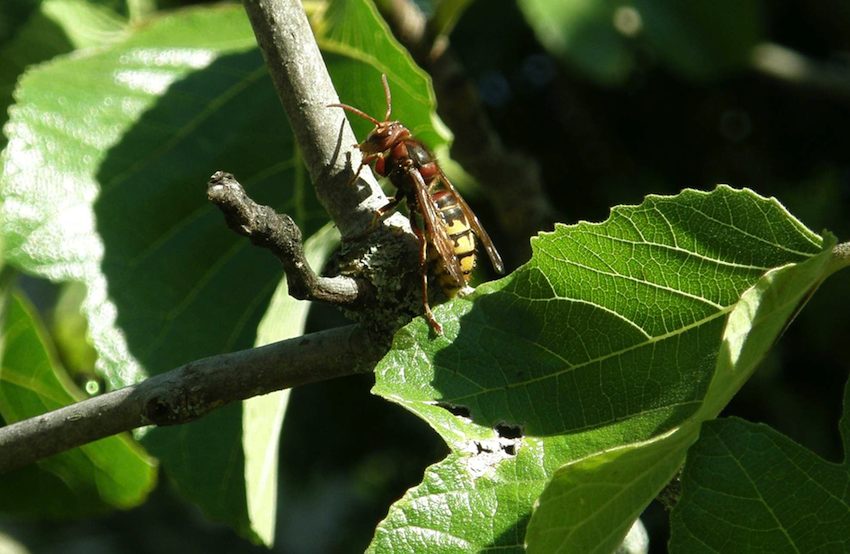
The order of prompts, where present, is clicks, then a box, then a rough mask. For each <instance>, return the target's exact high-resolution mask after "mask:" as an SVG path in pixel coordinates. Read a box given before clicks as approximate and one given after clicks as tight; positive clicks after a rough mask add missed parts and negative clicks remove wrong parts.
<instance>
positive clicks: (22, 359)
mask: <svg viewBox="0 0 850 554" xmlns="http://www.w3.org/2000/svg"><path fill="white" fill-rule="evenodd" d="M0 294H1V295H2V297H0V324H2V336H0V357H2V364H0V415H2V417H3V420H5V421H6V423H7V424H8V423H14V422H16V421H19V420H21V419H26V418H28V417H33V416H36V415H40V414H42V413H44V412H47V411H50V410H53V409H56V408H59V407H61V406H64V405H66V404H70V403H72V402H75V401H77V400H81V399H82V398H83V395H82V394H81V393H80V391H79V390H77V388H76V387H75V386H74V384H73V383H72V382H71V381H70V380H69V379H68V377H67V375H66V374H65V373H64V371H63V370H62V368H61V367H59V364H58V363H57V362H56V361H55V360H54V359H53V356H52V355H51V354H50V348H49V346H48V339H47V336H46V333H45V331H44V329H43V328H42V326H41V323H40V322H39V321H38V315H37V314H36V312H35V310H34V309H33V307H32V306H30V305H29V304H28V303H27V302H26V301H25V300H24V299H23V298H22V297H21V296H20V295H17V294H14V295H11V296H10V297H8V295H7V294H6V293H5V292H0ZM4 301H5V304H6V305H5V309H3V308H4V306H3V305H2V304H3V303H4ZM155 483H156V465H155V463H154V461H153V460H151V459H150V458H149V457H148V456H147V455H146V454H145V453H144V451H143V450H142V449H141V448H140V447H139V446H138V444H136V443H135V441H133V440H132V439H131V438H130V437H129V436H128V435H118V436H114V437H109V438H106V439H103V440H99V441H97V442H94V443H91V444H87V445H85V446H82V447H80V448H76V449H74V450H70V451H68V452H63V453H61V454H57V455H55V456H52V457H50V458H47V459H45V460H42V461H40V462H38V464H37V465H33V466H28V467H25V468H22V469H19V470H16V471H13V472H11V473H9V474H7V475H4V476H3V479H0V510H2V511H4V512H10V513H16V514H22V515H23V514H25V515H29V516H49V517H79V516H81V515H84V514H92V513H99V512H103V511H106V510H108V509H110V508H129V507H132V506H135V505H137V504H140V503H141V502H143V501H144V500H145V498H146V497H147V495H148V493H149V492H150V491H151V490H152V489H153V487H154V484H155Z"/></svg>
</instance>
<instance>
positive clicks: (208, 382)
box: [0, 325, 383, 474]
mask: <svg viewBox="0 0 850 554" xmlns="http://www.w3.org/2000/svg"><path fill="white" fill-rule="evenodd" d="M382 354H383V349H381V348H378V347H375V346H374V345H373V342H372V341H371V340H370V339H369V336H368V334H367V333H366V331H365V330H364V329H363V328H362V327H360V326H358V325H350V326H347V327H339V328H336V329H330V330H327V331H321V332H318V333H313V334H310V335H305V336H303V337H298V338H295V339H289V340H285V341H281V342H277V343H274V344H269V345H267V346H262V347H259V348H250V349H247V350H241V351H238V352H231V353H228V354H222V355H219V356H212V357H210V358H204V359H201V360H197V361H194V362H189V363H187V364H185V365H183V366H180V367H178V368H176V369H173V370H171V371H169V372H166V373H161V374H159V375H156V376H154V377H151V378H150V379H147V380H146V381H143V382H141V383H139V384H137V385H132V386H129V387H125V388H123V389H120V390H117V391H112V392H108V393H106V394H103V395H100V396H96V397H94V398H90V399H88V400H83V401H81V402H77V403H76V404H71V405H70V406H66V407H64V408H60V409H58V410H54V411H52V412H48V413H46V414H43V415H40V416H37V417H33V418H30V419H26V420H23V421H19V422H17V423H13V424H11V425H7V426H5V427H0V474H2V473H5V472H7V471H10V470H12V469H16V468H19V467H22V466H25V465H27V464H30V463H33V462H35V461H37V460H39V459H42V458H44V457H47V456H50V455H53V454H57V453H59V452H63V451H65V450H68V449H70V448H74V447H76V446H81V445H83V444H86V443H89V442H92V441H95V440H98V439H102V438H105V437H108V436H111V435H115V434H117V433H121V432H124V431H129V430H131V429H135V428H137V427H143V426H146V425H174V424H178V423H188V422H190V421H192V420H195V419H197V418H199V417H201V416H203V415H205V414H207V413H208V412H210V411H212V410H214V409H215V408H219V407H221V406H224V405H225V404H229V403H231V402H234V401H237V400H244V399H246V398H251V397H253V396H258V395H261V394H267V393H270V392H273V391H276V390H280V389H286V388H291V387H294V386H297V385H304V384H308V383H315V382H318V381H323V380H327V379H333V378H336V377H342V376H345V375H351V374H354V373H361V372H368V371H371V370H372V368H373V367H374V364H375V363H376V362H377V360H378V359H379V358H380V356H381V355H382Z"/></svg>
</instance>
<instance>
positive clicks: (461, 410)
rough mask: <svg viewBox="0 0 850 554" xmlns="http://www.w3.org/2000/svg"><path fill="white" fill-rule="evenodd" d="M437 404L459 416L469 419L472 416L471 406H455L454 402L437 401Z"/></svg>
mask: <svg viewBox="0 0 850 554" xmlns="http://www.w3.org/2000/svg"><path fill="white" fill-rule="evenodd" d="M437 406H439V407H441V408H443V409H444V410H447V411H448V412H449V413H450V414H452V415H455V416H458V417H465V418H467V419H469V418H470V417H471V416H472V414H471V413H470V411H469V408H467V407H466V406H455V405H454V404H449V403H448V402H437Z"/></svg>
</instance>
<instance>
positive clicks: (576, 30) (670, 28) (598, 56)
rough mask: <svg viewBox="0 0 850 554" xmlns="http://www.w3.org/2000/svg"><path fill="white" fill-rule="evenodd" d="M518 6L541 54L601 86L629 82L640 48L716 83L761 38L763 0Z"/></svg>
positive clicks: (539, 0) (528, 1)
mask: <svg viewBox="0 0 850 554" xmlns="http://www.w3.org/2000/svg"><path fill="white" fill-rule="evenodd" d="M519 7H520V9H521V10H522V11H523V13H524V14H525V17H526V20H527V21H528V23H529V25H530V26H531V27H532V29H534V32H535V33H536V35H537V38H538V40H539V41H540V43H541V44H542V45H543V46H544V47H545V48H546V49H548V50H549V51H550V52H552V53H553V54H555V55H557V56H559V57H561V58H563V59H564V61H566V62H567V63H569V64H570V65H572V66H573V67H575V68H577V69H578V70H579V71H581V72H583V73H585V74H586V75H588V76H589V77H591V78H592V79H594V80H596V81H598V82H600V83H602V84H606V85H617V84H621V83H623V82H624V81H625V80H626V79H627V78H628V77H629V75H630V74H631V73H632V71H633V69H634V68H635V66H636V65H637V61H636V60H637V59H638V55H637V54H640V53H641V49H640V48H642V49H643V50H646V49H649V50H651V53H652V56H653V57H654V58H657V59H658V60H659V62H661V63H662V64H664V65H666V66H668V67H669V68H671V69H672V70H673V71H675V72H676V73H678V74H680V75H681V76H683V77H685V78H688V79H692V80H707V79H714V78H718V77H721V76H723V75H724V74H727V73H729V72H730V71H734V70H736V69H740V68H742V67H745V66H746V65H747V64H748V63H749V59H750V56H751V53H752V49H753V47H754V46H756V44H758V43H759V42H760V41H762V40H763V37H764V29H763V27H764V23H763V19H764V15H763V9H762V3H761V1H760V0H744V1H737V0H724V1H721V2H710V3H709V2H652V1H651V0H638V1H636V2H628V1H624V0H603V1H598V0H578V1H572V2H547V1H546V0H521V1H520V2H519ZM642 43H643V44H642ZM639 47H640V48H639Z"/></svg>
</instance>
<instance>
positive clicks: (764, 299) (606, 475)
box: [528, 240, 837, 550]
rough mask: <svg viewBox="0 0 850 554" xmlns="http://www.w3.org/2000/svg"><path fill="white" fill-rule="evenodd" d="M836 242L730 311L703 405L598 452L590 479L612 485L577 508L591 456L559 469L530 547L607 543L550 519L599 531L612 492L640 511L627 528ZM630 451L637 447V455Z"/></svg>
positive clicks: (822, 272)
mask: <svg viewBox="0 0 850 554" xmlns="http://www.w3.org/2000/svg"><path fill="white" fill-rule="evenodd" d="M833 244H834V240H828V241H826V243H825V248H824V250H823V251H822V252H821V253H820V254H818V255H817V256H814V257H812V258H810V259H808V260H806V261H804V262H802V263H798V264H791V265H785V266H783V267H780V268H777V269H774V270H771V271H768V272H767V273H766V274H765V275H764V276H763V277H762V278H761V279H759V281H758V282H757V283H756V284H755V285H753V287H751V288H750V289H749V290H747V291H746V292H745V293H744V294H743V295H741V298H740V300H739V301H738V303H737V304H736V306H735V307H734V309H733V310H732V311H731V312H730V314H729V316H728V318H727V321H726V327H725V329H724V333H723V342H722V344H721V347H720V350H719V352H718V354H717V363H716V366H715V369H714V378H713V379H712V381H711V385H710V386H709V389H708V391H707V392H706V394H705V397H704V398H703V400H702V406H701V407H700V409H699V410H698V411H697V412H696V413H695V414H694V415H693V416H691V417H690V418H688V420H687V421H686V422H685V423H683V424H682V425H681V426H680V427H679V428H678V429H676V431H675V432H674V433H673V434H672V435H671V436H670V437H669V438H662V439H661V440H659V441H651V442H649V443H647V444H636V445H629V446H627V447H624V448H623V452H624V456H623V457H622V459H608V454H607V453H602V454H600V455H599V456H596V457H595V458H597V459H593V460H592V463H593V464H597V465H599V466H600V471H599V473H600V475H599V476H592V477H588V478H587V481H589V482H593V481H596V480H600V481H602V482H603V485H604V492H601V491H599V490H594V489H592V488H589V487H587V486H586V485H587V483H583V484H582V488H581V492H582V493H585V494H587V501H586V502H585V503H584V504H582V505H581V507H580V509H579V510H577V509H576V507H575V506H574V505H572V504H571V503H570V497H569V494H570V493H571V492H572V489H573V487H575V483H576V482H578V481H580V480H581V479H582V478H583V475H581V471H582V467H581V466H582V464H583V462H579V464H577V465H578V466H579V467H574V466H573V464H567V465H565V466H564V467H562V468H561V469H560V470H558V472H557V473H556V475H555V478H554V479H553V481H552V482H551V483H550V484H549V485H548V486H547V488H546V491H545V492H544V494H543V496H542V497H541V501H540V506H539V507H538V508H537V509H536V511H535V513H534V516H533V517H532V520H531V523H530V525H529V540H528V544H529V546H531V545H532V542H533V539H534V538H537V537H536V535H538V534H539V535H540V539H541V545H542V546H543V548H544V549H545V548H546V547H548V546H552V545H551V544H549V542H548V539H554V540H555V541H562V542H561V543H559V544H558V547H560V548H565V549H567V550H575V549H579V550H584V549H589V548H591V547H593V548H599V545H598V544H596V543H595V541H596V540H598V538H599V537H600V536H601V535H599V534H596V535H593V534H591V535H590V536H589V537H583V536H582V535H581V533H579V532H569V530H567V531H568V532H565V529H564V526H563V525H557V526H555V527H551V526H550V524H551V523H553V522H555V521H557V519H556V518H558V517H559V516H560V515H561V514H563V513H567V512H573V513H575V512H581V514H579V516H578V517H577V519H576V526H577V527H578V526H579V525H578V524H579V523H580V524H581V527H580V528H581V530H582V531H588V529H587V527H585V525H587V526H589V527H590V528H591V530H590V531H591V533H592V532H593V531H598V527H600V526H601V525H600V522H603V523H604V524H608V525H610V523H611V522H612V521H614V520H612V515H611V514H610V513H608V512H609V510H610V509H611V506H610V505H609V504H610V498H612V496H614V497H615V498H616V499H617V503H616V504H617V506H616V508H617V509H619V510H624V509H631V510H632V511H631V512H630V513H629V514H628V515H626V516H624V517H625V519H621V520H619V523H620V526H621V528H620V529H618V532H624V531H623V529H622V526H625V525H628V523H629V522H630V521H632V520H634V518H636V517H637V516H638V515H639V513H640V511H641V510H642V509H643V508H644V507H645V506H646V504H648V503H649V501H650V500H652V498H654V497H655V496H656V494H657V493H658V492H659V491H660V490H661V488H662V487H663V486H664V485H665V484H666V483H667V482H668V481H669V480H670V479H672V478H673V476H674V474H675V473H676V471H677V470H678V468H679V466H680V465H681V463H682V461H683V460H684V459H685V454H686V451H687V449H688V447H689V446H690V445H691V444H692V443H693V442H694V441H696V440H697V437H698V436H699V433H700V424H701V423H702V422H703V421H706V420H708V419H711V418H714V417H716V416H717V414H718V413H719V412H720V410H722V409H723V407H725V406H726V404H727V403H728V402H729V400H731V398H732V396H733V395H734V394H735V393H736V392H737V391H738V389H740V387H741V386H742V385H743V384H744V382H745V381H746V380H747V379H748V378H749V377H750V375H752V373H753V371H754V370H755V368H756V365H757V363H758V362H759V361H760V360H761V358H762V357H763V356H764V354H765V353H766V352H767V350H768V349H769V348H770V347H771V346H773V344H774V342H775V341H776V339H777V338H778V336H779V334H780V333H781V331H782V329H784V327H785V325H786V324H787V323H788V322H789V321H790V320H791V319H792V318H793V315H794V314H795V313H796V311H797V310H798V309H799V307H800V306H801V304H802V303H804V302H805V300H806V299H807V298H808V296H809V295H810V294H812V293H813V292H814V289H815V288H816V287H817V286H818V285H819V284H820V282H821V281H822V280H823V279H824V278H825V277H826V276H827V275H829V274H830V273H832V272H833V271H835V270H836V269H837V268H836V267H834V266H833V265H832V264H833V263H834V261H835V260H834V257H833V256H832V252H831V249H830V247H831V246H832V245H833ZM630 451H635V453H634V454H631V453H630ZM626 456H631V457H632V459H627V458H626ZM603 464H605V465H603ZM584 465H586V463H585V464H584ZM612 475H615V476H616V477H617V479H618V480H619V483H618V489H619V490H617V491H616V494H615V493H614V491H613V490H612V489H614V487H612V486H611V485H612V483H614V482H616V481H615V479H614V478H613V477H611V476H612ZM594 526H596V527H597V528H594ZM553 530H555V531H554V532H553ZM608 530H609V531H610V530H611V529H610V528H608ZM547 535H548V536H547ZM621 538H622V535H621V534H617V533H613V534H611V535H609V536H608V537H606V539H607V544H605V545H604V546H603V547H602V549H603V550H604V549H605V548H614V547H616V545H617V544H618V541H619V540H620V539H621Z"/></svg>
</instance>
